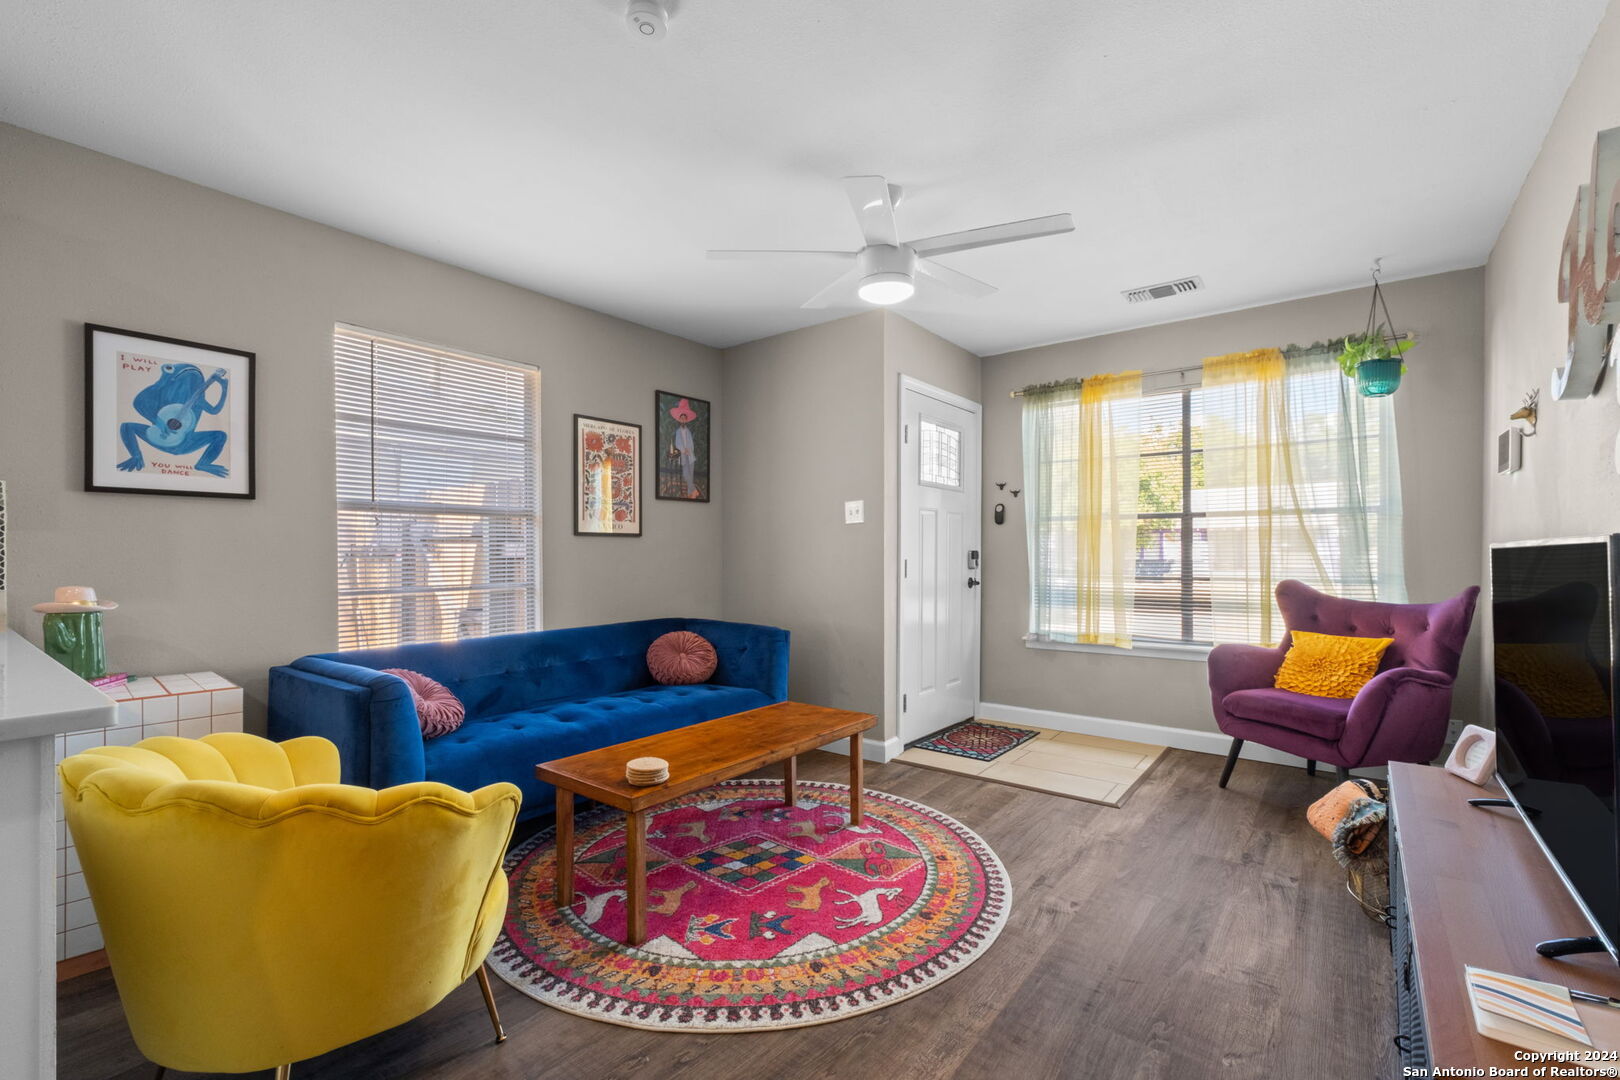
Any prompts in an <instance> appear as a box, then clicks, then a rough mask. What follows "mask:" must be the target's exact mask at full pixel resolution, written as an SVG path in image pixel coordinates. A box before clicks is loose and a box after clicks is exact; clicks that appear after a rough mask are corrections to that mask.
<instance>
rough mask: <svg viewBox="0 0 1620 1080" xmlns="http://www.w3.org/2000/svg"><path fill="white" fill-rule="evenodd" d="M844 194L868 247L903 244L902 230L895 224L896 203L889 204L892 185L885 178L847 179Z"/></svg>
mask: <svg viewBox="0 0 1620 1080" xmlns="http://www.w3.org/2000/svg"><path fill="white" fill-rule="evenodd" d="M844 191H845V193H846V194H848V195H849V205H850V207H851V208H852V209H853V210H854V211H855V220H857V221H859V222H860V223H861V235H862V236H864V237H866V242H867V244H868V245H871V244H887V245H888V246H889V247H896V246H898V245H899V243H900V230H899V229H897V228H896V227H895V224H894V203H893V202H891V201H890V200H889V183H888V181H886V180H884V179H883V177H881V176H846V177H844Z"/></svg>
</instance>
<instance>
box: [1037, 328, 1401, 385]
mask: <svg viewBox="0 0 1620 1080" xmlns="http://www.w3.org/2000/svg"><path fill="white" fill-rule="evenodd" d="M1345 336H1346V337H1349V336H1351V335H1348V334H1347V335H1345ZM1411 336H1412V335H1410V334H1396V335H1395V336H1394V337H1393V338H1392V339H1390V340H1394V341H1407V340H1409V339H1410V338H1411ZM1344 341H1345V339H1344V338H1343V337H1336V338H1334V339H1333V340H1331V341H1318V342H1316V343H1315V344H1312V345H1285V346H1283V349H1282V354H1283V355H1284V356H1287V357H1295V356H1304V355H1305V354H1306V353H1313V352H1325V351H1327V350H1330V349H1342V348H1344ZM1203 370H1204V362H1203V361H1202V360H1200V361H1199V362H1198V363H1196V364H1188V365H1187V366H1186V367H1174V368H1160V369H1159V370H1157V371H1144V372H1142V378H1144V379H1152V378H1155V377H1158V376H1163V375H1187V374H1190V373H1191V372H1194V371H1203ZM1083 382H1085V380H1084V379H1082V378H1079V377H1075V378H1072V379H1058V380H1057V381H1055V382H1047V383H1031V384H1030V385H1028V386H1025V387H1022V388H1020V389H1018V390H1010V391H1008V392H1007V396H1008V397H1015V398H1020V397H1024V396H1025V395H1028V394H1033V393H1036V392H1038V391H1043V390H1063V389H1067V388H1068V387H1071V386H1079V385H1080V384H1081V383H1083Z"/></svg>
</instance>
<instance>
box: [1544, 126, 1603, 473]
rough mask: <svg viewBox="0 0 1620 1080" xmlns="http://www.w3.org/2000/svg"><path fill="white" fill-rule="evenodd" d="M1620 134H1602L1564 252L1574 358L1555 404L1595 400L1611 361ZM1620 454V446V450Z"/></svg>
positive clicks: (1563, 293) (1555, 383)
mask: <svg viewBox="0 0 1620 1080" xmlns="http://www.w3.org/2000/svg"><path fill="white" fill-rule="evenodd" d="M1617 188H1620V128H1609V129H1608V130H1607V131H1600V132H1598V135H1597V139H1596V141H1595V142H1594V143H1593V145H1592V177H1591V179H1590V181H1588V182H1587V183H1585V184H1582V185H1581V186H1580V187H1579V188H1578V189H1576V192H1575V206H1574V208H1573V209H1572V210H1571V211H1570V216H1569V227H1568V228H1567V229H1566V230H1565V231H1564V250H1563V253H1562V255H1561V256H1560V258H1559V260H1558V299H1559V300H1560V301H1561V302H1563V303H1565V304H1568V305H1569V352H1568V354H1567V356H1566V357H1565V361H1564V366H1563V367H1559V368H1554V369H1553V377H1552V387H1551V388H1552V396H1553V399H1554V400H1555V401H1565V400H1574V399H1577V398H1586V397H1591V396H1592V394H1593V393H1595V392H1596V391H1597V386H1598V380H1599V379H1600V378H1601V377H1602V375H1603V365H1604V364H1605V363H1606V362H1607V361H1608V359H1609V357H1608V352H1609V344H1610V338H1611V336H1612V334H1613V323H1614V321H1615V317H1616V310H1620V309H1615V306H1614V305H1615V302H1616V301H1620V288H1616V285H1615V283H1616V281H1620V250H1617V249H1616V246H1615V234H1614V233H1615V224H1616V220H1617V215H1616V213H1615V209H1616V204H1617V202H1620V190H1617ZM1617 449H1620V444H1617Z"/></svg>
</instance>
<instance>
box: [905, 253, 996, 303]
mask: <svg viewBox="0 0 1620 1080" xmlns="http://www.w3.org/2000/svg"><path fill="white" fill-rule="evenodd" d="M917 273H919V274H923V275H925V276H926V277H931V278H933V279H934V280H935V281H937V282H939V283H940V284H941V285H944V286H945V287H946V288H948V289H951V290H953V291H955V292H959V293H961V294H962V295H963V296H971V297H973V298H974V299H975V300H977V299H980V298H981V297H985V296H989V295H990V294H991V293H994V292H995V291H996V287H995V286H994V285H991V284H990V283H989V282H985V281H980V280H979V279H978V278H976V277H969V276H968V275H967V274H964V273H962V272H961V271H960V270H952V269H951V268H950V267H948V266H945V265H942V264H940V263H937V262H930V261H929V260H928V259H918V260H917Z"/></svg>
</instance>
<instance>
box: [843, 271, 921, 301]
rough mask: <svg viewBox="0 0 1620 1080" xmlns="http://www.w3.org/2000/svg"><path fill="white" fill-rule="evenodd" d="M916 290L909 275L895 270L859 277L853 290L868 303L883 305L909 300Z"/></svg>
mask: <svg viewBox="0 0 1620 1080" xmlns="http://www.w3.org/2000/svg"><path fill="white" fill-rule="evenodd" d="M916 291H917V286H916V285H914V284H913V283H912V281H911V278H910V276H909V275H907V274H902V273H899V272H896V271H885V272H880V273H876V274H869V275H867V276H866V277H864V278H862V279H861V284H860V287H859V288H857V289H856V290H855V292H856V294H857V295H859V296H860V298H861V299H862V300H865V301H866V302H867V303H868V304H879V305H882V306H885V307H887V306H888V305H890V304H899V303H902V302H904V301H906V300H910V299H911V297H912V294H913V293H915V292H916Z"/></svg>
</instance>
